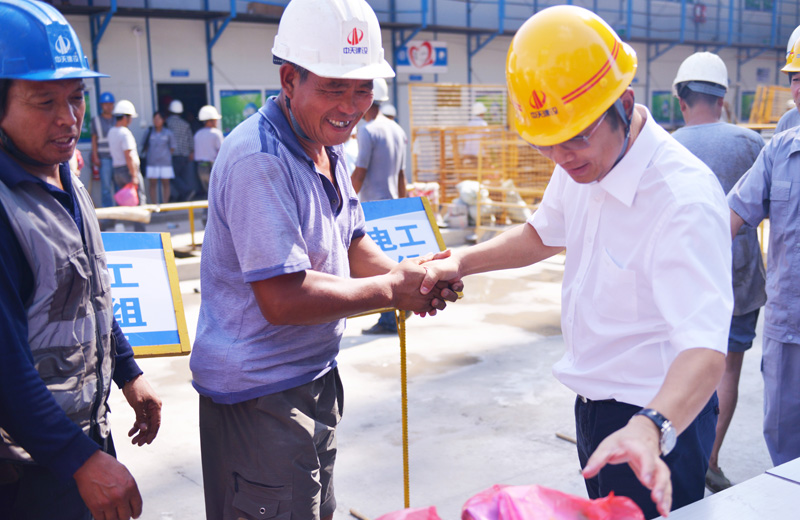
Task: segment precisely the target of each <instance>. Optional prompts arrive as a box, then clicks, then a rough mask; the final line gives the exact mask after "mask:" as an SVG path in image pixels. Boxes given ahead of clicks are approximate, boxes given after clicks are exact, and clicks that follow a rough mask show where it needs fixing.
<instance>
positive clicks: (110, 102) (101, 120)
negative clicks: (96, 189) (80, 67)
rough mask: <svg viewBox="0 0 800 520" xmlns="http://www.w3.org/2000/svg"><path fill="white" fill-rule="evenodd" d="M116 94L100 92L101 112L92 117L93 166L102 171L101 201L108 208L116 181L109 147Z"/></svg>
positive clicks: (112, 202)
mask: <svg viewBox="0 0 800 520" xmlns="http://www.w3.org/2000/svg"><path fill="white" fill-rule="evenodd" d="M114 102H115V100H114V94H112V93H111V92H103V93H102V94H100V110H101V112H100V114H99V115H96V116H94V117H93V118H92V166H93V167H95V168H98V169H99V173H100V203H101V205H102V207H104V208H108V207H111V206H113V205H114V182H113V180H112V177H113V175H114V174H113V171H112V170H113V169H114V166H113V165H112V160H111V152H110V151H109V149H108V131H109V130H111V128H112V127H113V126H114V124H115V123H116V118H115V117H114V114H113V113H112V112H113V111H114Z"/></svg>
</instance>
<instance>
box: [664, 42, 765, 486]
mask: <svg viewBox="0 0 800 520" xmlns="http://www.w3.org/2000/svg"><path fill="white" fill-rule="evenodd" d="M673 88H674V89H675V93H676V95H677V96H678V101H679V103H680V107H681V113H682V114H683V120H684V121H685V122H686V126H684V127H683V128H680V129H678V130H677V131H675V132H674V133H673V134H672V137H674V138H675V139H676V140H677V141H678V142H679V143H681V144H682V145H684V146H685V147H686V148H688V149H689V151H690V152H692V153H693V154H694V155H695V156H697V157H698V158H699V159H700V160H701V161H703V162H704V163H706V165H708V167H709V168H711V171H713V172H714V174H715V175H716V176H717V179H719V182H720V184H721V185H722V189H723V190H724V191H725V193H728V192H729V191H730V190H731V188H732V187H733V185H734V184H736V181H738V180H739V178H741V176H742V175H744V173H745V172H746V171H747V170H749V169H750V167H751V166H753V163H754V162H755V160H756V158H757V157H758V154H759V152H760V151H761V149H762V148H763V147H764V140H763V139H762V138H761V136H760V135H758V133H756V132H754V131H753V130H749V129H747V128H742V127H739V126H736V125H733V124H730V123H723V122H721V121H720V117H721V115H722V109H723V105H722V103H723V99H724V97H725V93H726V92H727V90H728V69H727V67H725V62H723V61H722V59H721V58H720V57H719V56H717V55H716V54H712V53H710V52H697V53H695V54H692V55H691V56H689V57H688V58H686V59H685V60H684V61H683V63H681V66H680V68H678V73H677V74H676V76H675V81H674V82H673ZM765 280H766V272H765V270H764V261H763V259H762V257H761V246H760V244H759V242H758V233H757V231H756V229H755V228H752V227H750V226H744V227H742V229H741V230H740V231H739V234H738V235H737V236H736V237H735V238H734V240H733V318H732V319H731V323H730V331H729V333H728V355H727V357H726V358H725V373H724V374H723V375H722V380H721V381H720V383H719V386H718V387H717V396H718V397H719V419H718V420H717V431H716V437H715V440H714V446H713V448H712V450H711V457H710V458H709V461H708V471H707V472H706V487H707V488H708V489H710V490H711V491H712V492H714V493H716V492H717V491H722V490H723V489H727V488H729V487H730V486H731V482H730V480H728V478H727V477H726V476H725V474H724V473H723V472H722V469H720V467H719V450H720V447H721V446H722V441H723V439H724V438H725V434H726V433H727V431H728V426H729V425H730V423H731V419H732V418H733V412H734V410H736V402H737V400H738V398H739V376H740V374H741V372H742V362H743V360H744V353H745V352H746V351H747V350H749V349H750V347H752V346H753V339H754V338H755V337H756V323H757V322H758V314H759V310H760V309H761V307H762V306H763V305H764V303H766V301H767V293H766V291H765V289H764V283H765Z"/></svg>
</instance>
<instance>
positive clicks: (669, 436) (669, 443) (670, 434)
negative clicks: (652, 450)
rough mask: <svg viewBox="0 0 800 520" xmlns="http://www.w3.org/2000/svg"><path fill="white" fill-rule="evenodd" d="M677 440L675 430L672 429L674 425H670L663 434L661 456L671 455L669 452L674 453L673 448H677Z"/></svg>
mask: <svg viewBox="0 0 800 520" xmlns="http://www.w3.org/2000/svg"><path fill="white" fill-rule="evenodd" d="M677 440H678V439H677V436H676V435H675V428H673V427H672V424H668V425H667V427H666V428H665V429H664V430H663V431H662V432H661V454H662V455H667V454H669V452H671V451H672V448H674V447H675V443H676V442H677Z"/></svg>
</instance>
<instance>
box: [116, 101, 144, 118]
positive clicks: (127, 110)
mask: <svg viewBox="0 0 800 520" xmlns="http://www.w3.org/2000/svg"><path fill="white" fill-rule="evenodd" d="M112 114H113V115H115V116H131V117H139V114H137V113H136V109H135V108H134V107H133V103H131V102H130V101H128V100H127V99H120V100H119V101H117V104H116V105H114V111H113V112H112Z"/></svg>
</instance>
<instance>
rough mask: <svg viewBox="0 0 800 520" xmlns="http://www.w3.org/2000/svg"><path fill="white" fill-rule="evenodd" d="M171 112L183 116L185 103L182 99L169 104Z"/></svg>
mask: <svg viewBox="0 0 800 520" xmlns="http://www.w3.org/2000/svg"><path fill="white" fill-rule="evenodd" d="M169 111H170V112H172V113H173V114H183V103H181V100H180V99H173V100H172V103H170V104H169Z"/></svg>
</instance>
